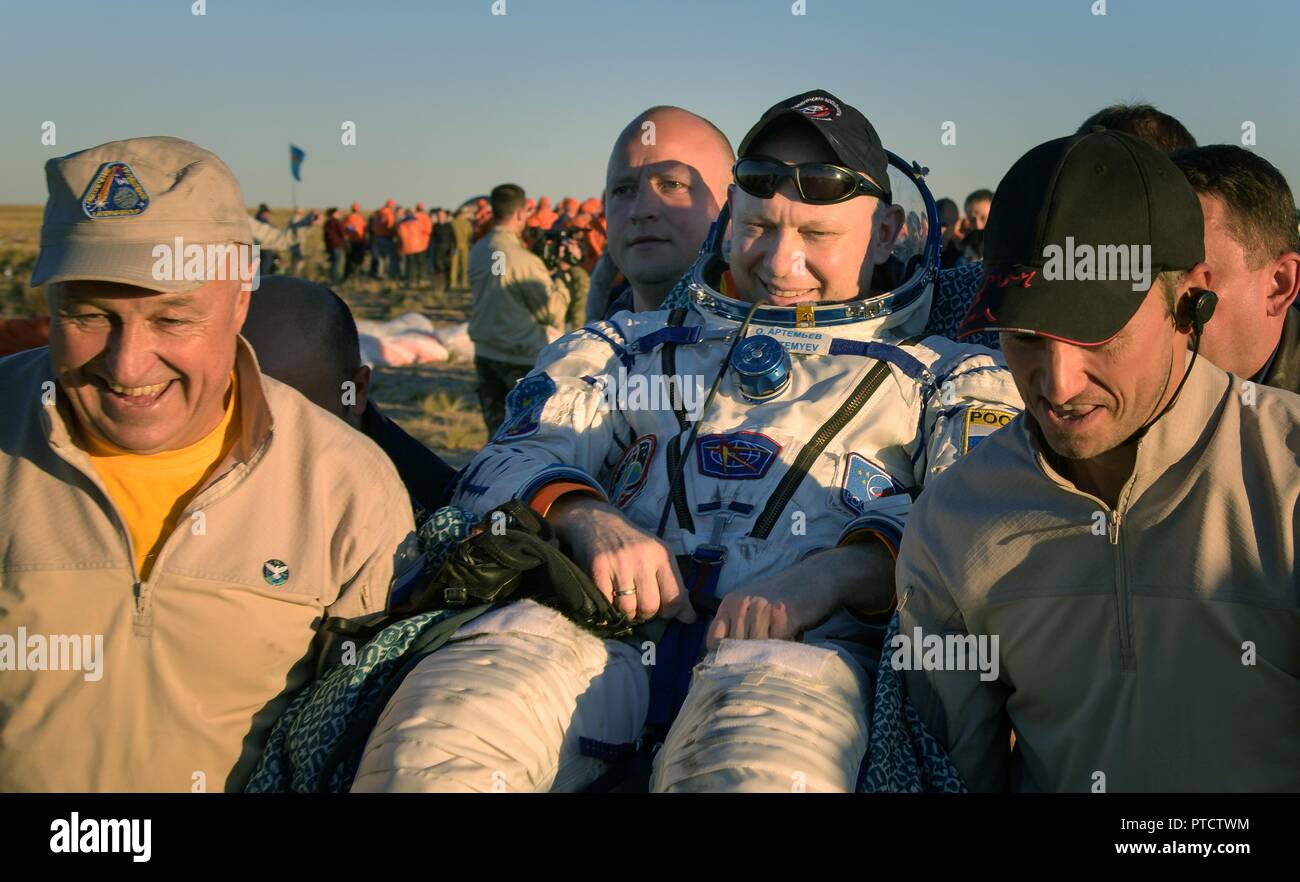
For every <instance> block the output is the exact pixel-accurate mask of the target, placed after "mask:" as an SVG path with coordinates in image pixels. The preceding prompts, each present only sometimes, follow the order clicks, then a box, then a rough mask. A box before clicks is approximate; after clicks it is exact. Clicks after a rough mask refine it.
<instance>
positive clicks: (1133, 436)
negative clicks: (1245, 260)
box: [885, 128, 1300, 792]
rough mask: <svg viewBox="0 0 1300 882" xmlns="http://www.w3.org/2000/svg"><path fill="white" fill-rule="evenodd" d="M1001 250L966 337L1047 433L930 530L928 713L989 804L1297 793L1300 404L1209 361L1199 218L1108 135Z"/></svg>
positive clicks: (1161, 173)
mask: <svg viewBox="0 0 1300 882" xmlns="http://www.w3.org/2000/svg"><path fill="white" fill-rule="evenodd" d="M986 235H987V238H986V245H987V249H988V250H987V253H986V260H987V262H988V271H987V275H986V279H985V284H984V286H983V288H982V289H981V291H980V293H979V296H978V298H977V299H976V301H975V302H974V303H973V304H972V307H971V310H970V312H969V314H968V315H967V317H966V320H965V322H964V323H963V331H964V333H973V332H975V331H986V330H996V331H999V332H1000V333H1001V337H1002V350H1003V353H1004V354H1005V356H1006V359H1007V365H1008V367H1009V368H1010V369H1011V372H1012V374H1013V375H1014V377H1015V381H1016V385H1017V387H1018V388H1019V390H1020V393H1021V395H1022V397H1023V398H1024V401H1025V411H1024V413H1023V414H1022V415H1021V416H1020V417H1019V418H1017V419H1016V420H1014V421H1013V422H1012V423H1011V424H1010V425H1008V426H1007V427H1006V428H1005V429H1004V430H1003V431H1000V432H997V433H995V434H994V435H993V436H992V437H990V438H989V439H988V440H987V441H986V442H984V443H983V444H981V445H980V448H979V449H978V450H976V451H973V452H972V453H971V454H970V455H969V456H967V457H966V458H964V460H963V461H962V462H959V463H958V464H957V465H956V467H954V468H953V469H950V470H949V471H948V472H946V473H945V474H944V475H942V476H941V477H940V478H939V479H938V480H937V481H935V482H934V483H933V484H932V486H931V487H930V488H929V489H928V490H927V492H926V493H925V494H924V495H923V496H922V497H921V499H920V500H919V501H918V503H917V505H916V506H915V507H914V508H913V509H912V515H911V520H910V522H909V526H908V532H907V534H906V539H905V541H904V543H903V547H902V549H901V552H900V555H899V561H898V570H897V573H896V583H897V586H898V595H899V607H900V611H899V638H898V639H897V640H896V641H895V646H894V647H886V649H885V651H886V652H891V649H892V650H893V652H894V654H893V657H892V658H891V663H893V664H894V666H895V667H896V668H898V669H901V670H904V671H906V672H907V673H906V675H905V682H906V685H907V689H908V693H909V696H910V699H911V701H912V702H913V704H914V705H915V706H916V708H917V710H918V711H919V712H920V715H921V718H922V719H923V721H924V722H925V724H926V725H927V726H928V727H929V729H930V730H931V731H932V732H933V733H934V734H935V735H936V736H937V737H938V739H939V741H940V742H941V743H942V744H943V745H944V746H945V747H946V748H947V750H948V751H949V752H950V754H951V756H952V759H953V761H954V762H955V764H956V765H957V767H958V769H959V770H960V772H961V774H962V776H963V777H964V778H965V781H966V783H967V785H968V786H970V787H971V788H972V789H975V790H1006V789H1010V790H1020V791H1043V790H1051V791H1075V792H1087V791H1091V792H1103V791H1135V790H1136V791H1151V790H1179V791H1181V790H1239V791H1240V790H1246V791H1249V790H1275V789H1281V790H1300V740H1297V738H1296V732H1297V731H1300V690H1298V689H1297V677H1300V610H1298V605H1300V604H1298V597H1297V591H1296V586H1297V581H1296V561H1295V554H1296V548H1297V545H1298V544H1300V542H1298V541H1297V540H1300V532H1298V531H1297V521H1296V514H1297V510H1298V509H1297V501H1298V500H1300V397H1298V396H1296V395H1293V394H1291V393H1288V392H1283V391H1280V390H1275V389H1268V388H1265V387H1252V386H1251V385H1250V384H1245V385H1242V384H1240V382H1239V381H1237V380H1236V378H1234V377H1232V376H1230V375H1229V374H1227V373H1225V372H1224V371H1222V370H1220V369H1219V368H1217V367H1215V366H1214V365H1213V364H1211V363H1210V362H1209V361H1207V360H1206V359H1204V358H1198V357H1197V349H1198V346H1197V338H1198V336H1199V335H1200V333H1201V329H1202V328H1203V327H1204V325H1205V323H1206V322H1207V321H1209V320H1211V317H1212V315H1213V311H1214V304H1215V300H1216V298H1215V295H1214V293H1213V292H1211V291H1208V290H1204V288H1205V285H1206V280H1207V270H1206V265H1205V263H1204V253H1203V244H1202V216H1201V211H1200V207H1199V204H1198V202H1197V199H1196V195H1195V193H1194V192H1193V191H1192V188H1191V186H1190V185H1189V184H1188V183H1187V181H1186V180H1185V179H1184V178H1183V176H1182V175H1181V174H1180V173H1179V171H1178V169H1177V168H1176V167H1175V166H1174V165H1173V163H1172V162H1171V161H1170V160H1169V159H1167V158H1166V156H1165V155H1164V154H1163V153H1160V152H1159V151H1157V150H1155V149H1154V148H1152V147H1150V146H1148V145H1147V144H1145V143H1143V142H1141V141H1139V140H1138V139H1136V138H1134V137H1132V136H1130V135H1127V134H1123V133H1119V132H1113V131H1107V130H1104V129H1100V128H1096V129H1093V130H1092V131H1090V132H1088V133H1086V134H1082V135H1076V136H1073V137H1069V138H1060V139H1057V140H1054V141H1049V142H1047V143H1046V144H1042V145H1039V146H1038V147H1035V148H1034V149H1033V150H1031V151H1029V152H1028V153H1027V154H1025V156H1023V157H1022V158H1021V159H1020V160H1019V161H1018V162H1017V163H1016V164H1015V165H1014V166H1013V167H1012V169H1011V171H1009V172H1008V173H1007V175H1006V177H1005V178H1003V180H1002V183H1001V184H1000V185H999V187H998V190H997V195H996V198H995V199H994V200H993V210H992V214H991V216H990V217H989V222H988V226H987V229H986ZM1189 335H1191V340H1190V342H1191V346H1190V352H1189V346H1188V342H1189V339H1188V337H1189ZM940 645H942V646H943V647H944V648H945V650H951V651H950V652H947V653H946V654H941V653H934V654H933V655H931V654H928V653H924V652H918V651H917V650H916V647H920V648H922V649H925V648H931V647H937V646H940ZM990 647H991V649H992V651H994V652H997V653H999V658H1000V666H999V671H1000V673H999V675H998V676H997V677H996V678H984V677H981V676H980V675H979V674H978V673H977V672H975V671H973V670H971V668H973V667H974V665H973V664H971V662H970V656H971V654H973V653H975V652H978V651H981V650H988V649H989V648H990ZM941 655H942V656H943V657H941ZM927 661H928V662H929V663H927ZM1013 730H1014V732H1015V736H1016V738H1015V746H1014V748H1010V747H1009V744H1010V737H1009V736H1010V735H1011V732H1012V731H1013Z"/></svg>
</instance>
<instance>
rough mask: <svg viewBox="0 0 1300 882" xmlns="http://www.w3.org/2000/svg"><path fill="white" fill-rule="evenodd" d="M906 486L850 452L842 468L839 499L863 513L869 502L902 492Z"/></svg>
mask: <svg viewBox="0 0 1300 882" xmlns="http://www.w3.org/2000/svg"><path fill="white" fill-rule="evenodd" d="M905 489H906V488H905V487H903V485H902V484H900V483H898V481H895V480H894V478H893V476H892V475H890V474H889V472H887V471H885V470H884V468H882V467H881V466H880V465H878V464H876V463H874V462H872V461H871V460H869V459H867V458H866V457H865V456H863V455H862V454H860V453H850V454H849V459H848V462H847V463H846V465H845V468H844V483H843V484H842V485H841V486H840V500H841V501H842V502H843V503H844V504H845V505H847V506H848V507H849V508H851V509H853V510H854V511H856V512H857V513H858V514H865V513H866V510H867V508H868V507H869V506H870V504H871V502H872V501H873V500H876V499H883V498H884V497H886V496H893V495H894V494H895V493H902V492H904V490H905Z"/></svg>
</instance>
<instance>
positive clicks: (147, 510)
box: [79, 373, 239, 580]
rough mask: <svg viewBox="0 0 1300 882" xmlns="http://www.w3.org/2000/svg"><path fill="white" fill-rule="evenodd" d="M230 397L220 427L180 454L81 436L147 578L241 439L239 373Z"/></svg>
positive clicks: (142, 571) (90, 435)
mask: <svg viewBox="0 0 1300 882" xmlns="http://www.w3.org/2000/svg"><path fill="white" fill-rule="evenodd" d="M226 394H227V399H226V414H225V416H223V417H222V418H221V422H220V423H218V424H217V427H216V428H215V429H213V430H212V431H211V432H209V433H208V434H207V436H206V437H204V438H201V439H199V440H198V441H196V442H194V443H193V444H191V445H190V446H188V447H182V448H181V449H179V450H165V451H163V452H161V453H153V454H149V455H147V456H142V455H140V454H136V453H132V452H131V451H129V450H123V449H122V448H120V447H117V446H115V445H113V444H110V443H108V442H107V441H105V440H103V439H102V438H98V437H95V436H94V435H92V434H91V433H90V432H88V431H83V432H82V433H81V437H80V439H79V443H80V446H81V447H82V449H83V450H85V451H86V453H87V455H88V456H89V457H90V461H91V463H92V464H93V465H94V467H95V471H96V472H97V473H98V474H99V477H100V479H101V480H102V481H103V482H104V486H105V487H107V488H108V495H109V496H110V497H112V499H113V503H114V504H115V505H116V506H117V510H118V512H120V513H121V515H122V518H123V519H124V520H125V521H126V528H127V530H128V531H129V532H130V534H131V547H132V549H133V550H134V551H135V566H136V570H137V571H138V572H139V573H140V578H141V579H142V580H145V579H148V578H149V573H150V571H152V569H153V563H154V559H155V558H156V557H157V555H158V552H159V550H160V549H161V547H162V544H163V542H164V541H165V540H166V539H167V537H168V536H170V535H171V532H172V530H173V529H175V527H176V519H177V518H179V517H180V515H181V512H183V511H184V510H185V506H186V505H188V504H189V501H190V497H192V496H193V495H194V491H196V490H198V489H199V486H200V485H202V483H203V482H204V481H206V480H207V479H208V478H209V477H210V476H211V475H212V472H213V471H214V470H215V469H216V468H217V466H218V465H220V464H221V461H222V460H223V459H225V458H226V454H228V453H229V452H230V450H231V448H232V447H234V445H235V441H236V440H237V439H238V438H239V420H238V418H237V417H236V414H237V413H238V410H239V409H238V406H237V404H238V398H239V394H238V387H237V384H236V382H235V375H234V374H233V373H232V374H231V376H230V390H229V392H227V393H226Z"/></svg>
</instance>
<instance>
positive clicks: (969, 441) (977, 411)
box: [961, 407, 1016, 454]
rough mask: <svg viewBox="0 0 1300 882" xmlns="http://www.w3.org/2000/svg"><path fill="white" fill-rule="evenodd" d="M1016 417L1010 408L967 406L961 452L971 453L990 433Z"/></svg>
mask: <svg viewBox="0 0 1300 882" xmlns="http://www.w3.org/2000/svg"><path fill="white" fill-rule="evenodd" d="M1015 418H1016V415H1015V414H1014V413H1012V412H1011V411H1009V410H999V409H998V408H995V407H968V408H966V418H965V424H966V425H965V429H964V430H963V432H962V438H961V452H962V453H963V454H965V453H969V452H970V451H971V450H973V449H974V448H975V445H977V444H979V443H980V442H981V441H983V440H984V439H985V438H987V437H988V436H989V435H992V434H993V433H994V432H996V431H997V430H998V429H1000V428H1002V427H1003V426H1005V425H1006V424H1007V423H1009V422H1011V421H1012V420H1014V419H1015Z"/></svg>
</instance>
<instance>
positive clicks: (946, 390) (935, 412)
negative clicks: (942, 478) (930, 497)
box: [912, 337, 1023, 488]
mask: <svg viewBox="0 0 1300 882" xmlns="http://www.w3.org/2000/svg"><path fill="white" fill-rule="evenodd" d="M925 344H926V345H929V346H932V347H933V348H935V349H936V351H938V352H939V353H940V359H939V360H938V361H937V362H935V364H934V366H933V367H932V368H931V370H932V371H933V373H934V382H933V384H932V385H931V387H930V388H929V389H928V390H927V391H926V395H925V400H924V401H923V403H922V407H923V409H924V411H923V414H922V424H921V433H920V434H921V438H920V446H919V447H918V448H917V450H916V451H915V452H914V455H913V460H912V462H913V471H914V474H915V478H916V482H917V484H918V485H920V486H921V487H922V488H924V487H925V485H926V484H927V483H929V480H930V478H932V477H934V476H935V475H937V474H938V473H940V472H942V471H943V470H944V469H946V468H948V466H950V465H952V464H953V463H954V462H956V461H957V460H958V459H960V458H961V457H962V456H964V455H965V454H966V453H968V452H969V451H970V450H972V449H973V448H974V447H975V446H976V445H978V444H979V443H980V442H981V441H982V440H983V439H984V438H986V437H988V436H989V435H991V434H993V432H994V431H996V430H997V429H999V428H1001V427H1002V426H1005V425H1006V424H1007V423H1009V422H1011V420H1012V419H1014V418H1015V417H1016V416H1017V415H1018V414H1019V413H1020V411H1021V410H1022V408H1023V405H1022V403H1021V400H1020V393H1019V392H1018V391H1016V384H1015V381H1014V380H1013V379H1012V377H1011V372H1010V371H1008V370H1007V368H1006V363H1005V362H1004V361H1003V360H1002V355H1001V354H1000V353H997V352H994V351H993V350H991V349H985V348H984V347H983V346H973V345H968V344H960V343H953V342H952V341H950V340H946V339H942V338H934V337H931V338H929V339H927V340H926V341H925Z"/></svg>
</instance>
